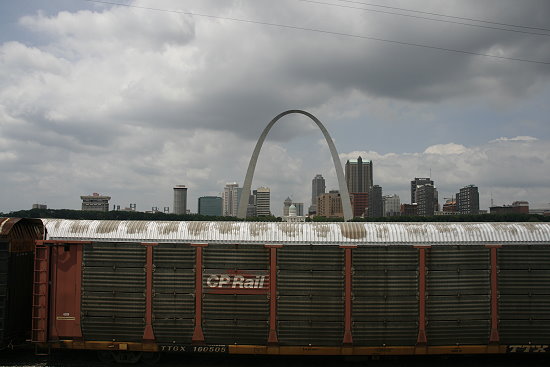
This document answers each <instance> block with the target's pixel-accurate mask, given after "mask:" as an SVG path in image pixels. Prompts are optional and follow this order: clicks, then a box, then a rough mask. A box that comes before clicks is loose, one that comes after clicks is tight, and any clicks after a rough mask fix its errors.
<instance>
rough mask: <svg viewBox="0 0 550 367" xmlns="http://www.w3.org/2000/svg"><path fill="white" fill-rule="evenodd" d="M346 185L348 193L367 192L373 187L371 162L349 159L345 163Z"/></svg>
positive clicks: (359, 158)
mask: <svg viewBox="0 0 550 367" xmlns="http://www.w3.org/2000/svg"><path fill="white" fill-rule="evenodd" d="M345 175H346V184H347V185H348V191H349V192H350V193H356V192H368V191H369V188H370V187H372V185H373V179H372V162H371V161H368V160H363V159H362V158H361V156H359V157H358V158H357V159H349V160H348V161H347V162H346V172H345Z"/></svg>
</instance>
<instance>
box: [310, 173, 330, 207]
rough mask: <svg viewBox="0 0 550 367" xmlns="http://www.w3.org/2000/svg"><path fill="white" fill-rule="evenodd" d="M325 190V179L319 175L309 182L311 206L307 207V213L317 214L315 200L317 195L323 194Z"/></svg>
mask: <svg viewBox="0 0 550 367" xmlns="http://www.w3.org/2000/svg"><path fill="white" fill-rule="evenodd" d="M325 190H326V186H325V179H324V178H323V176H321V175H320V174H318V175H316V176H315V177H314V178H313V180H311V206H310V207H309V213H310V214H315V213H317V198H318V197H319V195H321V194H324V193H325Z"/></svg>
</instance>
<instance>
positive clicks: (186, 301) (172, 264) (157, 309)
mask: <svg viewBox="0 0 550 367" xmlns="http://www.w3.org/2000/svg"><path fill="white" fill-rule="evenodd" d="M153 263H154V266H155V268H154V272H153V330H154V333H155V338H156V340H157V341H159V342H164V343H172V342H174V343H191V338H192V336H193V328H194V324H195V319H194V317H195V248H193V247H191V246H188V245H183V244H159V245H158V246H155V247H154V252H153Z"/></svg>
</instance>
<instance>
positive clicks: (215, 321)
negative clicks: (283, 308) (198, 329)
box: [203, 294, 269, 344]
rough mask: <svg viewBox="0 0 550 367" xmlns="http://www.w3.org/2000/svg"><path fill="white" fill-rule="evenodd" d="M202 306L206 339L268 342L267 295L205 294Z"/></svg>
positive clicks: (252, 342)
mask: <svg viewBox="0 0 550 367" xmlns="http://www.w3.org/2000/svg"><path fill="white" fill-rule="evenodd" d="M203 307H204V308H203V315H204V322H203V330H204V334H205V338H206V340H207V342H208V343H210V344H235V343H237V344H256V343H259V344H265V343H267V332H268V321H267V320H268V319H269V304H268V302H267V296H266V295H248V294H246V295H242V294H231V295H228V294H205V295H204V306H203Z"/></svg>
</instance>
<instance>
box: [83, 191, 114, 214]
mask: <svg viewBox="0 0 550 367" xmlns="http://www.w3.org/2000/svg"><path fill="white" fill-rule="evenodd" d="M80 199H82V210H87V211H92V210H93V211H99V212H108V211H109V200H111V197H110V196H104V195H99V194H98V193H97V192H94V193H93V194H92V195H83V196H81V197H80Z"/></svg>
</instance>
